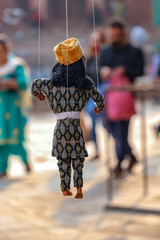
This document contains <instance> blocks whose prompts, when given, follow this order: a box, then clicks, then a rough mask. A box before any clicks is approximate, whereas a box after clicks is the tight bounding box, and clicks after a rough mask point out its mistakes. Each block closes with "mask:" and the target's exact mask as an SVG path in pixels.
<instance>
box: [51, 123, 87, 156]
mask: <svg viewBox="0 0 160 240" xmlns="http://www.w3.org/2000/svg"><path fill="white" fill-rule="evenodd" d="M52 156H55V157H57V158H62V159H65V158H72V159H75V158H85V157H87V156H88V153H87V150H86V147H85V143H84V137H83V132H82V129H81V127H80V119H71V118H69V119H64V120H58V121H57V125H56V128H55V130H54V138H53V150H52Z"/></svg>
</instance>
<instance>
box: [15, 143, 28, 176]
mask: <svg viewBox="0 0 160 240" xmlns="http://www.w3.org/2000/svg"><path fill="white" fill-rule="evenodd" d="M12 154H14V155H17V156H20V158H21V160H22V162H23V163H24V164H25V167H26V171H27V172H30V171H31V169H30V166H29V163H28V154H27V151H26V149H25V147H24V145H23V143H21V144H19V145H15V146H12Z"/></svg>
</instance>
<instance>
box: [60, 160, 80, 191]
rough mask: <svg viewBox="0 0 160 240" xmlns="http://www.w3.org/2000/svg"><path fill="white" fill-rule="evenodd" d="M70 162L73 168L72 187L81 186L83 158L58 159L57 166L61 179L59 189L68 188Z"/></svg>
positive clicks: (65, 189) (64, 189)
mask: <svg viewBox="0 0 160 240" xmlns="http://www.w3.org/2000/svg"><path fill="white" fill-rule="evenodd" d="M71 164H72V168H73V180H74V187H76V188H78V187H83V165H84V158H81V159H75V160H73V159H71V158H69V159H59V160H58V167H59V172H60V179H61V190H62V191H68V190H70V183H71Z"/></svg>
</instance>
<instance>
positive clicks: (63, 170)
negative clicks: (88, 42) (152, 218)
mask: <svg viewBox="0 0 160 240" xmlns="http://www.w3.org/2000/svg"><path fill="white" fill-rule="evenodd" d="M54 52H55V55H56V60H57V63H56V64H55V66H54V67H53V69H52V72H51V75H50V78H49V79H44V78H39V79H36V80H34V81H33V83H32V85H31V93H32V94H33V95H34V96H36V97H37V98H38V99H39V100H41V101H43V100H45V97H46V98H47V100H48V103H49V106H50V108H51V110H52V111H53V113H54V114H56V117H57V124H56V127H55V130H54V137H53V147H52V156H53V157H56V158H57V160H58V167H59V172H60V179H61V191H62V193H63V195H64V196H71V195H72V192H71V191H70V182H71V167H72V168H73V172H74V173H73V179H74V187H76V188H77V193H76V196H75V198H77V199H80V198H83V193H82V187H83V165H84V160H85V157H87V156H88V153H87V150H86V147H85V142H84V137H83V131H82V128H81V125H80V113H81V111H82V110H83V108H84V107H85V106H86V104H87V103H88V101H89V99H90V98H92V99H93V100H94V101H95V103H96V107H95V108H94V111H95V112H96V113H97V114H98V113H100V112H101V111H102V110H103V108H104V98H103V96H102V95H101V94H100V93H99V92H98V90H97V89H96V87H95V85H94V82H93V81H92V79H91V78H89V77H88V76H87V75H86V73H85V58H84V54H83V50H82V47H81V45H80V43H79V41H78V39H76V38H70V39H67V40H65V41H64V42H62V43H59V44H58V45H57V46H56V47H55V48H54Z"/></svg>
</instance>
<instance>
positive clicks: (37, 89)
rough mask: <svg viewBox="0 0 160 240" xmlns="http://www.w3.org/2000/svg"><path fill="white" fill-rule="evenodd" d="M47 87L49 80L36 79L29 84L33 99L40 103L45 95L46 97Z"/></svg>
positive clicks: (47, 93)
mask: <svg viewBox="0 0 160 240" xmlns="http://www.w3.org/2000/svg"><path fill="white" fill-rule="evenodd" d="M49 87H50V79H48V78H39V79H36V80H34V81H33V82H32V84H31V94H32V95H33V96H35V97H38V99H39V100H41V101H42V100H44V99H45V95H46V96H47V97H48V95H49ZM44 94H45V95H44Z"/></svg>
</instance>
